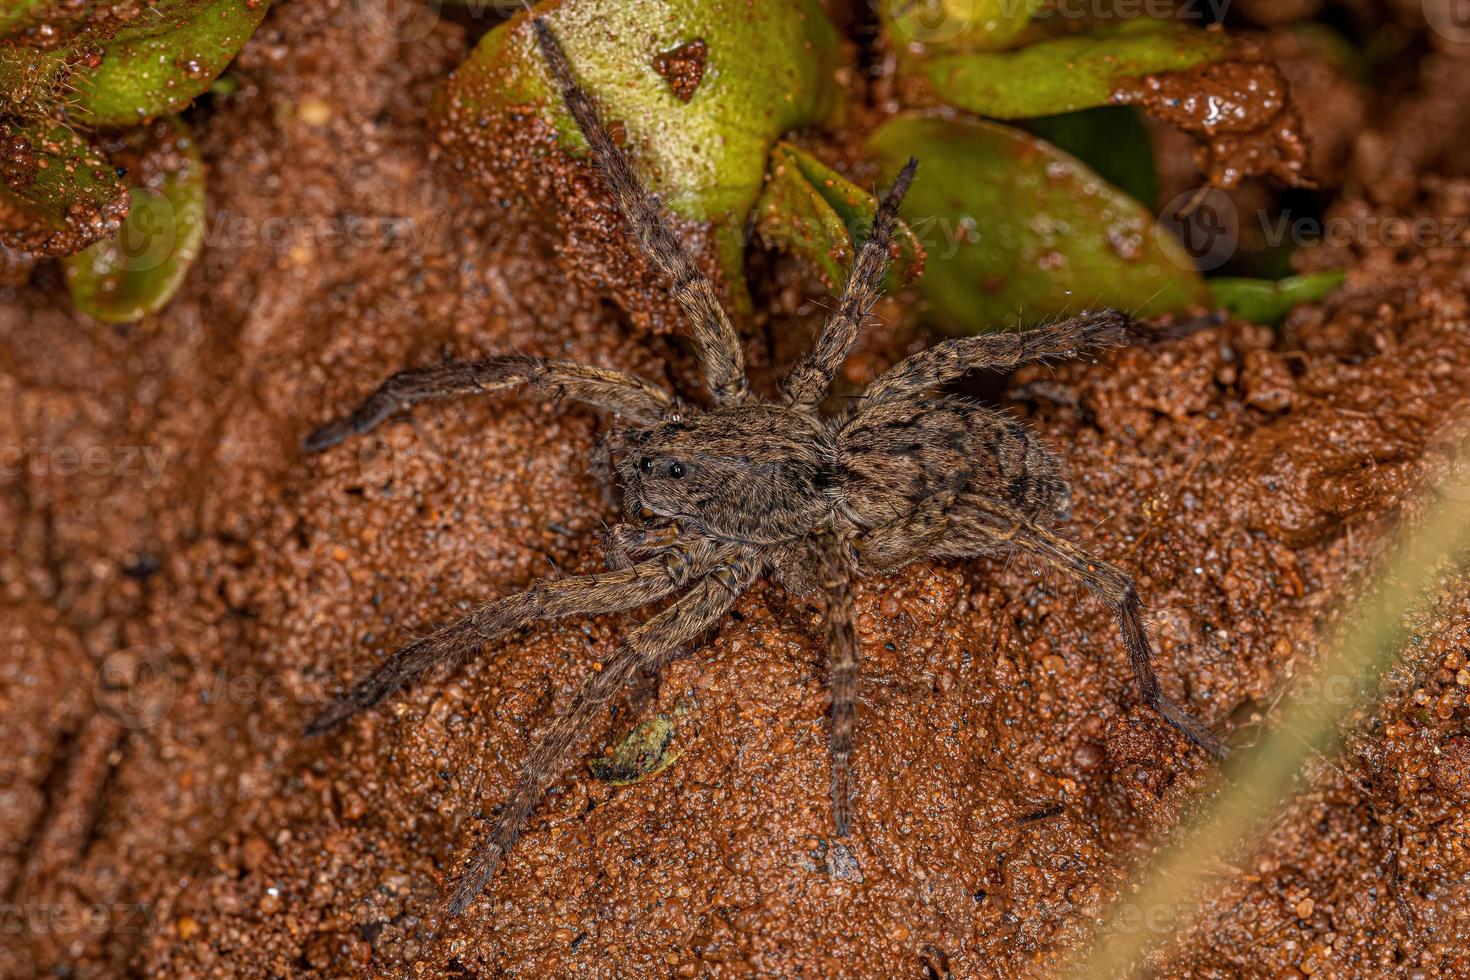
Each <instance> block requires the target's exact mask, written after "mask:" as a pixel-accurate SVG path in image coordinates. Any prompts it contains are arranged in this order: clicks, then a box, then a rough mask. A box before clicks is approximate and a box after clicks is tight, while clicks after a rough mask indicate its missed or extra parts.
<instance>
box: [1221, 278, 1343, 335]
mask: <svg viewBox="0 0 1470 980" xmlns="http://www.w3.org/2000/svg"><path fill="white" fill-rule="evenodd" d="M1346 277H1347V272H1346V270H1344V269H1330V270H1328V271H1326V272H1314V273H1311V274H1309V275H1305V276H1291V277H1290V278H1287V279H1280V280H1277V281H1275V282H1272V281H1270V280H1266V279H1236V278H1228V277H1221V278H1219V279H1211V280H1210V281H1209V287H1210V295H1211V296H1213V297H1214V300H1215V305H1217V306H1218V307H1220V308H1221V309H1225V310H1229V311H1230V312H1231V314H1232V315H1234V316H1236V317H1238V318H1239V319H1241V320H1249V321H1250V322H1252V323H1264V324H1267V325H1273V326H1274V325H1275V324H1277V323H1280V322H1281V321H1282V320H1284V319H1286V315H1287V314H1288V313H1290V312H1291V310H1292V308H1293V307H1295V306H1299V305H1300V304H1302V303H1316V302H1320V301H1321V300H1323V299H1325V298H1326V297H1327V296H1328V295H1329V294H1330V293H1332V292H1333V291H1334V290H1335V289H1337V287H1339V286H1341V285H1342V282H1343V280H1344V279H1345V278H1346Z"/></svg>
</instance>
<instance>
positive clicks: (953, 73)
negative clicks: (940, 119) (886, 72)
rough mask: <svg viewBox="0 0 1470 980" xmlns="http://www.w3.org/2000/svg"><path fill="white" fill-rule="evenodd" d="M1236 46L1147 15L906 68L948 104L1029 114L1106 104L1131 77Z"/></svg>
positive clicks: (994, 113)
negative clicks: (1083, 32)
mask: <svg viewBox="0 0 1470 980" xmlns="http://www.w3.org/2000/svg"><path fill="white" fill-rule="evenodd" d="M1236 51H1237V46H1236V42H1235V41H1234V39H1233V38H1230V37H1228V36H1227V35H1225V34H1223V33H1220V32H1219V31H1204V30H1197V29H1195V28H1191V27H1185V26H1183V25H1179V24H1174V23H1170V22H1160V21H1154V20H1149V19H1146V18H1145V19H1139V20H1133V21H1124V22H1121V23H1118V24H1114V25H1108V26H1105V27H1102V28H1099V29H1098V30H1097V31H1095V32H1093V33H1091V34H1086V35H1081V36H1076V37H1062V38H1055V39H1052V40H1045V41H1040V42H1038V43H1036V44H1032V45H1030V46H1028V47H1024V48H1020V49H1018V50H1015V51H995V52H973V53H967V54H955V55H941V56H938V57H933V58H922V59H917V60H914V61H913V62H912V63H911V65H910V70H911V71H912V72H913V73H915V74H916V75H917V76H918V77H919V78H921V79H922V80H924V81H925V82H927V84H928V85H929V86H930V87H931V88H932V93H933V94H934V95H936V96H937V97H938V98H939V99H940V100H941V101H944V102H946V103H948V104H950V105H954V106H958V107H959V108H961V109H968V110H969V111H971V112H976V113H979V114H981V115H984V116H990V117H991V118H994V119H1028V118H1032V117H1035V116H1050V115H1054V114H1056V113H1059V112H1074V111H1076V110H1078V109H1088V108H1092V107H1094V106H1102V105H1108V104H1110V103H1112V102H1115V101H1118V98H1117V96H1116V93H1119V92H1120V91H1122V90H1123V88H1124V87H1125V86H1126V83H1127V82H1128V81H1130V80H1131V79H1135V78H1138V77H1140V76H1143V75H1149V74H1153V73H1156V72H1170V71H1182V70H1184V69H1187V68H1194V67H1196V66H1198V65H1203V64H1209V63H1212V62H1216V61H1220V60H1223V59H1225V58H1228V57H1230V55H1232V54H1233V53H1235V52H1236Z"/></svg>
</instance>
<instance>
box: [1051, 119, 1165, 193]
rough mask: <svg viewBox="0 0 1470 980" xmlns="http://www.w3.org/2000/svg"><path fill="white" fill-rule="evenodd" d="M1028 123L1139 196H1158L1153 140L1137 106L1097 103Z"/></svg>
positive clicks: (1113, 181) (1118, 185)
mask: <svg viewBox="0 0 1470 980" xmlns="http://www.w3.org/2000/svg"><path fill="white" fill-rule="evenodd" d="M1025 128H1026V131H1027V132H1030V133H1035V134H1036V135H1037V136H1040V137H1041V138H1042V139H1044V140H1046V141H1047V142H1048V143H1050V144H1051V145H1052V146H1055V147H1057V148H1058V149H1060V150H1065V151H1066V152H1068V153H1070V154H1072V156H1074V157H1076V158H1077V159H1079V160H1081V161H1082V162H1083V163H1085V164H1087V165H1088V166H1089V167H1091V168H1092V169H1093V170H1095V171H1097V174H1098V176H1099V177H1101V178H1103V179H1104V180H1106V181H1107V182H1108V183H1110V184H1112V185H1113V186H1114V187H1116V188H1118V189H1119V190H1122V191H1126V192H1127V193H1128V194H1129V195H1130V196H1131V197H1132V198H1133V199H1134V200H1136V201H1139V202H1141V203H1143V204H1146V205H1147V204H1152V203H1153V202H1154V201H1156V200H1157V199H1158V196H1159V174H1158V171H1157V169H1155V167H1154V149H1153V141H1152V140H1151V139H1150V138H1149V135H1148V127H1146V126H1145V125H1144V124H1143V120H1142V119H1141V118H1139V114H1138V110H1137V109H1135V108H1133V107H1132V106H1098V107H1097V108H1096V109H1083V110H1081V111H1080V112H1066V113H1062V114H1061V115H1059V116H1041V117H1040V118H1037V119H1028V120H1026V122H1025Z"/></svg>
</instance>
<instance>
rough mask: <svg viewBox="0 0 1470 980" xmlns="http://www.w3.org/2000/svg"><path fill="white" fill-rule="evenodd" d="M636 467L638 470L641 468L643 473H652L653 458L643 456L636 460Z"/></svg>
mask: <svg viewBox="0 0 1470 980" xmlns="http://www.w3.org/2000/svg"><path fill="white" fill-rule="evenodd" d="M638 468H639V469H640V470H642V471H643V472H645V473H652V472H653V460H651V459H649V458H648V457H647V456H644V457H643V458H642V459H640V460H639V461H638Z"/></svg>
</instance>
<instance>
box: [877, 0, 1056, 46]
mask: <svg viewBox="0 0 1470 980" xmlns="http://www.w3.org/2000/svg"><path fill="white" fill-rule="evenodd" d="M1040 6H1041V4H1040V2H1039V0H881V2H880V3H879V5H878V12H879V16H880V17H881V18H882V21H883V25H884V27H885V28H886V29H887V32H888V37H889V39H890V41H892V43H893V45H894V47H895V48H897V49H898V50H900V51H901V50H903V49H905V48H908V47H910V46H915V47H917V46H922V47H923V48H926V49H934V50H943V51H947V50H964V51H968V50H994V49H998V48H1005V47H1009V46H1010V45H1012V44H1014V43H1016V41H1017V39H1018V37H1020V36H1021V35H1022V34H1023V33H1024V32H1025V30H1026V28H1027V27H1028V26H1030V24H1031V18H1032V17H1033V16H1034V15H1035V13H1036V11H1037V9H1038V8H1039V7H1040Z"/></svg>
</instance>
